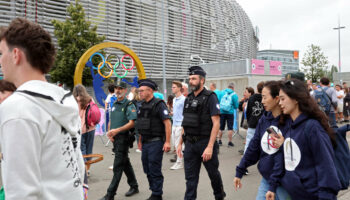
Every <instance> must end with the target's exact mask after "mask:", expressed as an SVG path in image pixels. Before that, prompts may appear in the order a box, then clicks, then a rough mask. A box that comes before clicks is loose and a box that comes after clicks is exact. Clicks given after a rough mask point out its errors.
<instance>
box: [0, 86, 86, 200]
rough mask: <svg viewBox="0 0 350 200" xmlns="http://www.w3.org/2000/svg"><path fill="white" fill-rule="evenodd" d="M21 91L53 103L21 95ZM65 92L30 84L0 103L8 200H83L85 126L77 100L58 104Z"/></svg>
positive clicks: (1, 135) (65, 100) (4, 173)
mask: <svg viewBox="0 0 350 200" xmlns="http://www.w3.org/2000/svg"><path fill="white" fill-rule="evenodd" d="M23 90H27V91H30V92H34V93H39V94H42V95H46V96H50V97H52V98H53V99H54V100H55V101H53V100H47V99H44V98H41V97H34V96H32V95H28V94H25V93H22V92H18V91H23ZM67 93H68V92H67V91H65V90H63V89H62V88H60V87H58V86H56V85H53V84H50V83H47V82H43V81H36V80H35V81H28V82H26V83H24V84H22V85H21V86H20V87H19V88H18V89H17V91H16V92H15V93H14V94H12V95H11V96H10V97H8V98H7V99H6V100H5V101H4V102H3V103H2V104H1V106H0V116H1V117H0V144H1V147H2V153H3V159H2V162H1V171H2V183H3V184H4V189H5V194H6V200H19V199H26V200H32V199H33V200H34V199H35V200H62V199H70V200H81V199H83V187H82V182H83V173H84V162H83V159H82V155H81V151H80V148H79V147H80V130H81V122H80V118H79V113H78V104H77V103H76V101H75V99H74V97H73V96H68V97H67V98H65V99H64V100H63V102H62V103H61V102H60V101H61V99H62V98H63V96H64V95H65V94H67ZM73 141H76V142H73ZM74 144H76V145H74Z"/></svg>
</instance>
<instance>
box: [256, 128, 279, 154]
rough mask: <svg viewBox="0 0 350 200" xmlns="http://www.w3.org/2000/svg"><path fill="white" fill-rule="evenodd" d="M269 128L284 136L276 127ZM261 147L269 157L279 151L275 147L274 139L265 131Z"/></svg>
mask: <svg viewBox="0 0 350 200" xmlns="http://www.w3.org/2000/svg"><path fill="white" fill-rule="evenodd" d="M269 128H272V129H273V130H275V132H276V133H277V134H278V135H281V136H282V132H281V130H280V129H278V128H277V127H276V126H270V127H269ZM266 130H267V129H266ZM260 145H261V148H262V150H263V151H264V152H265V153H267V154H269V155H272V154H274V153H276V152H277V151H278V149H279V148H276V147H275V146H274V145H273V140H272V137H271V136H270V134H269V133H268V132H267V131H265V133H264V135H263V136H262V138H261V141H260Z"/></svg>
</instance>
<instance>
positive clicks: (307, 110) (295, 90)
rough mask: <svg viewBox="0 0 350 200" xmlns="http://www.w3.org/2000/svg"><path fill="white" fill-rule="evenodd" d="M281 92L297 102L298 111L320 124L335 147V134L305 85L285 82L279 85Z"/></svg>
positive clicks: (293, 80) (298, 82)
mask: <svg viewBox="0 0 350 200" xmlns="http://www.w3.org/2000/svg"><path fill="white" fill-rule="evenodd" d="M281 90H282V91H283V92H284V93H286V94H287V95H288V97H289V98H291V99H294V100H296V101H297V102H298V105H299V110H300V111H301V112H302V113H303V114H305V115H306V116H307V117H309V118H312V119H315V120H317V121H319V122H320V123H321V126H322V127H323V128H324V129H325V130H326V132H327V134H328V136H329V138H330V139H331V141H332V144H333V146H334V145H335V133H334V131H333V129H332V128H331V127H330V126H329V123H328V117H327V116H326V114H325V113H324V112H322V111H321V110H320V108H319V107H318V105H317V103H316V101H315V99H314V98H312V97H311V96H310V93H309V91H308V90H307V85H306V84H305V83H304V82H302V81H300V80H297V79H291V80H288V81H285V82H284V83H283V84H282V85H281Z"/></svg>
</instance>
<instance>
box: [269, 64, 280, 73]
mask: <svg viewBox="0 0 350 200" xmlns="http://www.w3.org/2000/svg"><path fill="white" fill-rule="evenodd" d="M270 74H271V75H282V62H280V61H270Z"/></svg>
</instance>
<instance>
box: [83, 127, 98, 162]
mask: <svg viewBox="0 0 350 200" xmlns="http://www.w3.org/2000/svg"><path fill="white" fill-rule="evenodd" d="M94 138H95V130H92V131H89V132H86V133H84V134H82V135H81V145H80V148H81V153H82V154H83V155H89V154H92V148H93V145H94ZM84 160H85V159H84ZM86 160H91V158H87V159H86ZM86 160H85V161H86Z"/></svg>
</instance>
